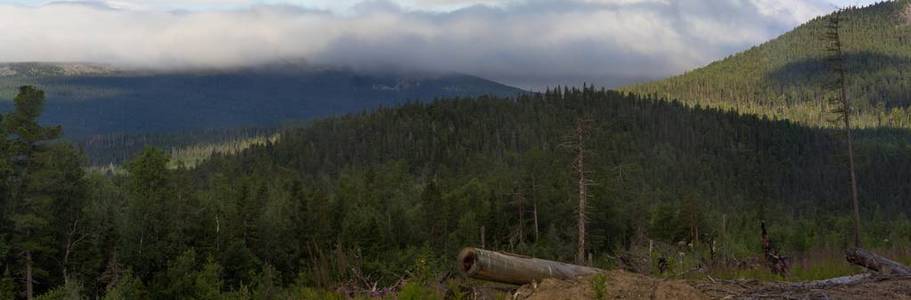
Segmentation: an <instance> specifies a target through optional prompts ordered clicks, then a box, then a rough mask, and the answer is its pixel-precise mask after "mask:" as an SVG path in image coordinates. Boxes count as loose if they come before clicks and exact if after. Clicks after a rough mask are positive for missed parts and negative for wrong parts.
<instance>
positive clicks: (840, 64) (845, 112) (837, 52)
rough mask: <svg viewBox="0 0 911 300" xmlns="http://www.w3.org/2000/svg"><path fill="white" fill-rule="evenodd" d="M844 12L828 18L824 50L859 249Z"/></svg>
mask: <svg viewBox="0 0 911 300" xmlns="http://www.w3.org/2000/svg"><path fill="white" fill-rule="evenodd" d="M842 13H844V10H839V11H837V12H835V13H834V14H833V15H832V17H830V18H829V23H828V25H827V26H826V29H827V31H826V35H825V40H826V41H828V43H829V45H828V46H827V48H826V50H827V51H828V52H829V58H828V63H829V66H830V67H831V69H832V72H833V73H834V74H835V80H834V81H833V82H832V83H831V85H830V88H831V89H832V90H835V91H836V93H835V97H833V98H832V99H831V100H830V101H831V104H833V105H834V106H835V109H834V110H833V111H832V112H833V113H836V114H837V118H836V119H835V121H836V122H838V123H841V124H842V125H844V130H845V136H846V139H847V144H848V168H849V170H850V172H851V200H852V205H853V208H854V247H857V248H860V247H861V242H860V204H859V203H858V200H857V175H856V174H855V172H854V145H853V141H852V139H853V133H852V129H851V113H852V109H851V102H850V101H849V100H848V92H847V82H846V79H845V77H846V76H845V73H846V66H845V54H844V49H843V47H842V43H841V33H840V29H841V23H842V22H843V21H844V18H843V17H842Z"/></svg>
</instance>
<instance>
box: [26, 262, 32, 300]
mask: <svg viewBox="0 0 911 300" xmlns="http://www.w3.org/2000/svg"><path fill="white" fill-rule="evenodd" d="M32 298H33V289H32V252H29V251H26V252H25V299H28V300H32Z"/></svg>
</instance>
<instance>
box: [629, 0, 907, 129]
mask: <svg viewBox="0 0 911 300" xmlns="http://www.w3.org/2000/svg"><path fill="white" fill-rule="evenodd" d="M831 17H832V16H831V15H829V16H823V17H819V18H816V19H814V20H811V21H810V22H807V23H806V24H803V25H801V26H799V27H797V28H796V29H794V30H793V31H791V32H788V33H786V34H784V35H782V36H780V37H778V38H776V39H774V40H771V41H769V42H766V43H764V44H762V45H759V46H757V47H753V48H752V49H749V50H747V51H744V52H742V53H738V54H736V55H733V56H730V57H728V58H726V59H723V60H720V61H717V62H714V63H712V64H709V65H708V66H705V67H703V68H700V69H696V70H693V71H690V72H687V73H686V74H683V75H679V76H675V77H671V78H668V79H665V80H660V81H655V82H650V83H644V84H638V85H632V86H628V87H625V88H622V89H621V90H624V91H629V92H634V93H638V94H647V95H655V96H658V97H662V98H666V99H678V100H680V101H683V102H685V103H688V104H691V105H694V104H699V105H701V106H708V107H716V108H723V109H732V110H736V111H738V112H742V113H750V114H758V115H764V116H767V117H770V118H776V119H789V120H792V121H796V122H799V123H801V124H805V125H810V126H822V127H827V126H831V125H832V123H831V122H830V120H831V119H832V117H833V115H832V114H830V113H829V112H830V111H832V110H833V107H830V105H829V101H827V98H828V97H829V93H831V92H833V90H832V89H831V86H830V85H831V84H830V83H831V82H832V80H833V78H832V72H831V71H830V68H829V66H828V65H827V63H826V60H827V58H828V56H829V52H828V51H827V50H826V47H827V41H825V40H824V37H825V33H826V30H827V29H826V26H827V25H828V23H829V18H831ZM842 18H843V22H842V23H841V30H840V31H839V33H840V35H841V42H842V44H843V47H844V49H845V56H846V61H847V71H848V78H847V82H848V98H849V99H851V100H852V102H853V107H854V109H855V110H856V115H855V118H856V121H855V124H857V125H858V126H861V127H895V128H911V109H909V106H911V0H897V1H889V2H881V3H878V4H874V5H871V6H868V7H864V8H851V9H848V10H846V11H845V12H844V13H843V14H842Z"/></svg>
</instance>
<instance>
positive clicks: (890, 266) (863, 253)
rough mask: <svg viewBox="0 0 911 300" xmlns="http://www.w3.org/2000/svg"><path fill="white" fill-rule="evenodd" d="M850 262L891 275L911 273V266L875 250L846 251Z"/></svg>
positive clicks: (855, 249) (858, 249)
mask: <svg viewBox="0 0 911 300" xmlns="http://www.w3.org/2000/svg"><path fill="white" fill-rule="evenodd" d="M845 259H847V260H848V262H850V263H852V264H855V265H858V266H861V267H864V268H867V269H870V270H872V271H874V272H878V273H881V274H889V275H911V268H908V266H905V265H903V264H901V263H898V262H896V261H893V260H891V259H888V258H885V257H882V256H879V255H877V254H875V253H873V252H870V251H867V250H864V249H860V248H853V249H849V250H848V251H847V252H846V253H845Z"/></svg>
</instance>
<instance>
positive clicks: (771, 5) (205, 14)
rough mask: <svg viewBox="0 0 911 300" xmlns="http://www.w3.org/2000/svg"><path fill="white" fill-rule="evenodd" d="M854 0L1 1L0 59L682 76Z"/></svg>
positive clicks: (578, 80)
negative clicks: (687, 71) (2, 30)
mask: <svg viewBox="0 0 911 300" xmlns="http://www.w3.org/2000/svg"><path fill="white" fill-rule="evenodd" d="M872 2H873V1H866V0H864V1H849V0H560V1H557V0H284V1H283V0H183V1H178V0H89V1H26V0H0V28H4V29H5V30H4V34H2V35H0V61H5V62H23V61H47V62H95V63H105V64H113V65H117V66H122V67H138V68H156V69H193V68H232V67H243V66H249V65H257V64H264V63H275V62H283V61H295V62H301V61H303V62H306V63H308V64H312V65H319V66H337V67H345V68H352V69H356V70H363V71H365V72H367V71H405V72H408V71H415V72H458V73H465V74H471V75H477V76H481V77H484V78H488V79H492V80H496V81H499V82H503V83H506V84H511V85H515V86H519V87H523V88H529V89H540V88H543V87H547V86H554V85H562V84H572V85H581V84H582V83H583V82H587V83H590V84H596V85H599V86H607V87H614V86H619V85H622V84H627V83H630V82H634V81H642V80H650V79H657V78H662V77H666V76H669V75H673V74H678V73H681V72H684V71H686V70H689V69H692V68H696V67H699V66H701V65H704V64H706V63H709V62H711V61H714V60H717V59H720V58H723V57H725V56H728V55H731V54H733V53H736V52H738V51H742V50H744V49H747V48H749V47H751V46H753V45H756V44H758V43H761V42H763V41H766V40H769V39H771V38H774V37H775V36H778V35H780V34H782V33H784V32H786V31H788V30H790V29H792V28H793V27H795V26H797V25H799V24H801V23H803V22H806V21H808V20H810V19H812V18H813V17H816V16H820V15H823V14H826V13H828V12H831V11H832V10H834V9H835V8H836V7H838V6H847V5H866V4H870V3H872Z"/></svg>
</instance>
